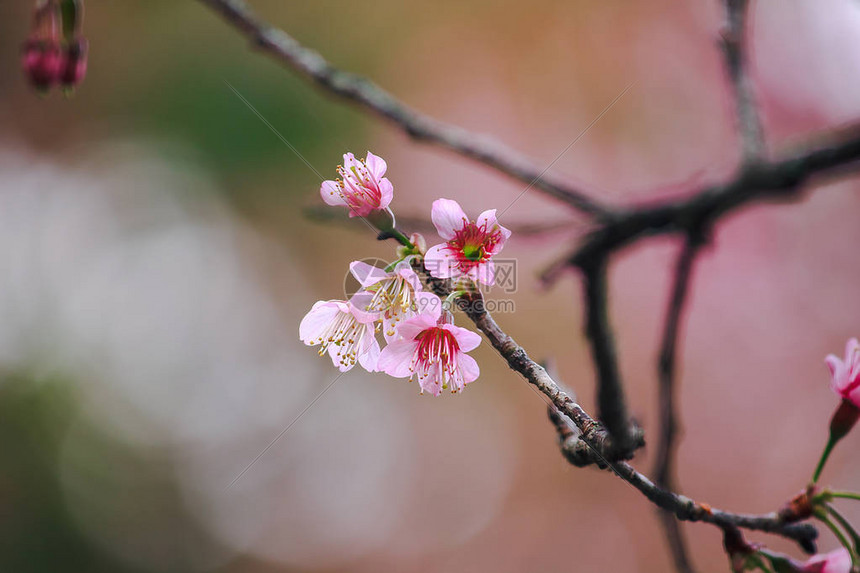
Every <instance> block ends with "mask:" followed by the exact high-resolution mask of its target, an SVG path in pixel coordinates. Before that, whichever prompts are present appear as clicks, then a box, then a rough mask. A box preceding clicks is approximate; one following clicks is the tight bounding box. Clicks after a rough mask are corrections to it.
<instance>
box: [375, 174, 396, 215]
mask: <svg viewBox="0 0 860 573" xmlns="http://www.w3.org/2000/svg"><path fill="white" fill-rule="evenodd" d="M379 195H380V196H379V207H378V209H386V208H388V206H389V205H390V204H391V200H392V199H394V185H392V184H391V181H389V180H388V177H383V178H382V179H380V180H379Z"/></svg>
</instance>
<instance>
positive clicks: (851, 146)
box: [568, 125, 860, 266]
mask: <svg viewBox="0 0 860 573" xmlns="http://www.w3.org/2000/svg"><path fill="white" fill-rule="evenodd" d="M844 133H845V134H847V136H846V135H843V136H842V138H841V139H842V140H841V141H840V142H839V143H832V144H826V145H819V146H817V147H813V148H812V150H811V151H804V152H802V153H798V154H795V155H793V156H790V157H788V158H786V159H783V160H781V161H775V162H768V163H762V164H757V165H755V166H751V167H749V168H748V169H745V170H743V171H742V172H741V173H740V174H739V175H738V177H737V178H735V179H734V180H732V181H730V182H728V183H724V184H720V185H714V186H711V187H706V188H704V189H702V190H700V191H698V192H697V193H694V194H693V195H691V196H689V197H687V198H684V199H680V200H679V199H673V200H669V201H661V202H658V203H654V204H651V205H645V206H641V207H638V208H635V209H631V210H628V211H627V212H625V213H622V214H619V215H618V216H617V217H615V218H613V219H612V220H610V221H608V222H607V223H606V224H605V225H603V226H602V227H600V228H598V229H596V230H595V231H594V232H592V233H591V234H589V235H588V236H587V237H586V238H585V240H584V242H583V243H582V244H581V245H580V246H579V247H578V248H577V249H576V250H575V252H574V253H572V254H571V255H570V256H569V257H568V261H569V264H572V265H574V266H582V265H583V264H587V263H588V261H589V260H591V259H593V258H600V257H604V256H606V253H608V252H610V251H615V250H618V249H621V248H623V247H624V246H626V245H628V244H630V243H631V242H633V241H635V240H636V239H637V238H639V237H643V236H647V235H662V234H667V233H685V234H689V233H695V232H697V230H699V229H706V228H708V227H709V226H711V225H712V224H713V223H714V222H715V221H716V220H717V219H719V218H720V217H722V216H725V215H727V214H729V213H731V212H732V211H735V210H736V209H739V208H741V207H744V206H747V205H751V204H753V203H758V202H762V201H766V200H773V201H791V200H795V199H798V198H799V196H800V194H801V192H802V190H803V188H804V186H805V185H806V184H807V183H809V182H810V181H812V180H815V179H819V178H822V177H824V176H826V175H832V174H834V173H835V172H837V171H840V172H841V171H848V170H851V171H856V170H857V168H858V164H860V125H854V126H852V127H851V128H850V129H847V130H845V131H844Z"/></svg>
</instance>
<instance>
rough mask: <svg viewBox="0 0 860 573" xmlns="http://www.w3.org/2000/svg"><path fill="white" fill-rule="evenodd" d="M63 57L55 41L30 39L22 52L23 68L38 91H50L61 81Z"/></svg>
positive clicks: (25, 43)
mask: <svg viewBox="0 0 860 573" xmlns="http://www.w3.org/2000/svg"><path fill="white" fill-rule="evenodd" d="M62 64H63V57H62V54H61V52H60V44H59V43H58V42H57V41H55V40H38V39H34V38H30V39H29V40H27V41H26V42H24V45H23V47H22V50H21V67H22V68H23V70H24V74H25V75H26V76H27V78H28V79H29V80H30V83H31V84H33V87H35V88H36V89H37V90H40V91H45V90H48V89H49V88H50V87H51V86H52V85H54V84H55V83H57V81H58V80H59V75H60V70H61V67H62Z"/></svg>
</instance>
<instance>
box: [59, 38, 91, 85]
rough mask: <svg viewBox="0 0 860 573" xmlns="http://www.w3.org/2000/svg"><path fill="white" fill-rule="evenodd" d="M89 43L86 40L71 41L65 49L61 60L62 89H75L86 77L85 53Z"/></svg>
mask: <svg viewBox="0 0 860 573" xmlns="http://www.w3.org/2000/svg"><path fill="white" fill-rule="evenodd" d="M88 51H89V43H88V42H87V40H86V38H78V39H76V40H73V41H72V42H71V43H69V45H68V46H67V47H66V50H65V52H64V54H63V58H62V66H61V73H60V84H61V85H62V86H63V88H64V89H67V90H71V89H74V88H76V87H77V86H79V85H80V84H81V82H82V81H83V80H84V77H85V76H86V75H87V52H88Z"/></svg>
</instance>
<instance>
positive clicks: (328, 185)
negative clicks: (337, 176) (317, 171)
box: [320, 181, 347, 207]
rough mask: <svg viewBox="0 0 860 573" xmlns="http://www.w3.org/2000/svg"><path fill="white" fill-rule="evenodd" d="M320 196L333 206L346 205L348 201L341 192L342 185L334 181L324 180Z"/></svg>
mask: <svg viewBox="0 0 860 573" xmlns="http://www.w3.org/2000/svg"><path fill="white" fill-rule="evenodd" d="M320 197H322V200H323V201H325V202H326V204H327V205H331V206H332V207H346V206H347V205H346V201H345V200H344V198H343V195H342V194H341V192H340V187H338V186H337V183H335V182H334V181H323V182H322V185H320Z"/></svg>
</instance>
